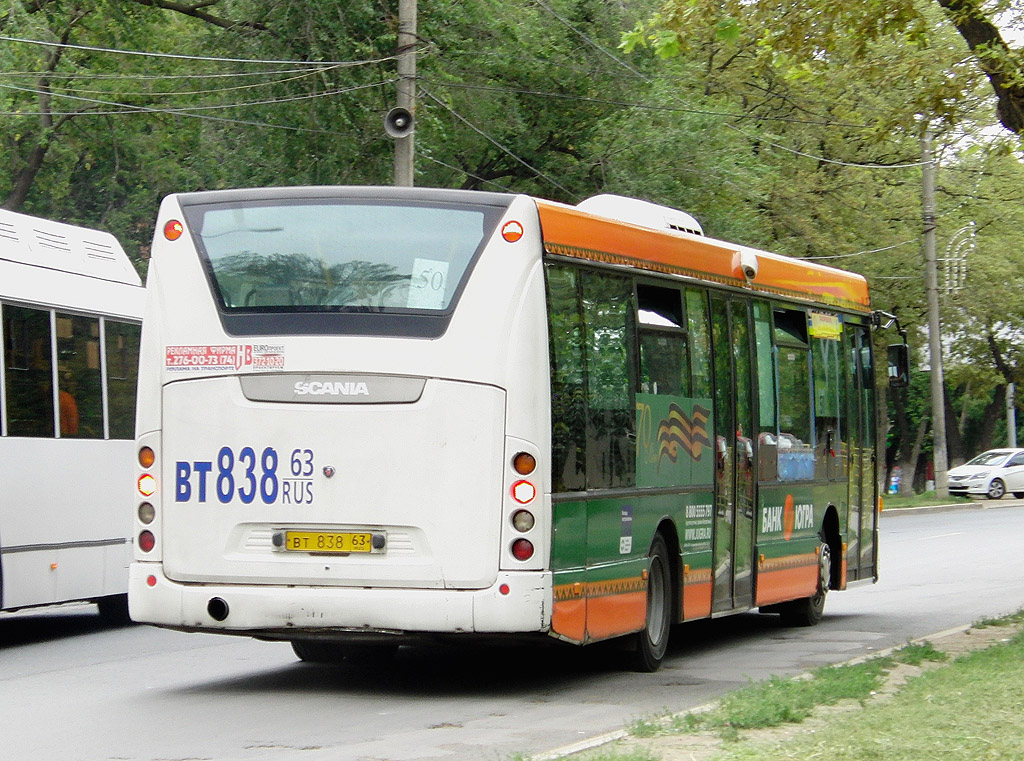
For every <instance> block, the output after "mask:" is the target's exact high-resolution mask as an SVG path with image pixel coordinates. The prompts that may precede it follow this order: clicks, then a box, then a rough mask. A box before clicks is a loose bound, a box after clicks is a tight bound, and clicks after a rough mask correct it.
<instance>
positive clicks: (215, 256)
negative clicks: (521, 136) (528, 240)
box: [185, 198, 502, 334]
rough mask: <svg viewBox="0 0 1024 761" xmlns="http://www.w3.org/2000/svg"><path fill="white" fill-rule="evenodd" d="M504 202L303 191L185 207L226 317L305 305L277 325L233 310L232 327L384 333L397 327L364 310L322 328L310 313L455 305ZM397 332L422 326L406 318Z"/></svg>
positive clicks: (418, 310) (439, 309)
mask: <svg viewBox="0 0 1024 761" xmlns="http://www.w3.org/2000/svg"><path fill="white" fill-rule="evenodd" d="M501 211H502V210H501V209H500V208H496V207H494V206H486V205H480V206H476V205H472V204H466V205H459V204H448V203H443V204H442V203H437V204H430V203H422V202H418V203H399V202H394V201H390V200H376V199H372V200H362V199H338V198H333V199H332V198H326V199H310V198H303V199H287V200H253V201H246V202H233V203H227V204H225V203H215V204H209V205H195V206H188V207H186V208H185V216H186V219H187V220H188V224H189V228H190V229H191V232H192V235H193V239H194V240H195V242H196V246H197V248H198V249H199V252H200V256H201V257H202V258H203V259H204V260H205V264H206V268H207V272H208V273H209V277H210V281H211V285H212V287H213V290H214V293H215V296H216V297H217V299H218V302H219V304H218V305H219V307H220V309H221V313H222V317H225V318H226V317H230V316H231V315H235V316H242V315H249V316H258V315H275V314H276V315H282V314H292V315H304V318H303V319H302V320H299V319H296V318H294V317H293V318H292V319H290V320H285V322H284V323H283V324H278V325H276V327H275V325H273V323H274V320H273V319H271V320H270V324H267V321H266V320H258V319H257V320H256V323H257V324H259V323H263V324H264V328H266V330H265V331H264V330H263V329H258V330H256V329H254V330H248V329H245V327H244V324H243V323H241V322H240V321H239V320H238V319H235V320H231V319H225V326H226V327H229V332H233V333H253V332H281V331H282V330H283V331H284V332H298V333H305V332H314V333H322V332H360V333H367V332H368V333H377V332H389V331H388V330H376V329H367V325H368V321H367V320H366V319H365V317H364V318H363V319H361V320H358V319H357V320H356V321H355V322H354V323H353V322H352V321H348V322H347V323H346V321H345V320H344V319H343V318H342V319H341V320H339V319H334V320H330V319H328V320H327V324H328V325H332V324H333V325H334V326H335V327H334V329H324V325H323V323H322V322H321V323H318V324H319V327H316V326H315V325H314V323H313V322H312V321H310V319H309V317H310V316H311V315H310V313H320V314H342V315H343V314H351V315H360V314H361V315H367V314H371V315H381V314H384V315H406V316H407V317H409V318H415V317H416V316H424V317H431V316H433V317H440V316H443V315H448V314H450V313H451V311H452V309H453V308H454V305H455V302H456V301H457V300H458V296H459V293H460V292H461V290H462V288H463V286H464V284H465V281H466V279H467V277H468V275H469V273H470V271H471V269H472V266H473V263H474V261H475V259H476V257H477V256H478V254H479V252H480V250H481V249H482V248H483V245H484V243H485V242H486V241H487V240H488V238H489V237H490V235H491V233H492V232H493V230H494V227H495V225H496V224H497V221H498V218H499V216H500V214H501ZM277 322H278V323H280V322H281V321H280V320H278V321H277ZM391 322H392V323H394V320H392V321H391ZM398 322H399V323H401V322H402V320H401V319H400V320H399V321H398ZM406 322H409V320H408V319H406ZM429 322H430V321H429V320H428V323H429ZM302 325H305V326H307V327H309V328H310V329H309V330H306V329H303V328H302V327H301V326H302ZM232 326H233V328H234V329H232ZM397 332H399V333H405V334H416V333H418V332H421V331H418V330H416V329H415V328H413V329H411V331H410V330H409V326H408V325H407V326H406V327H405V328H403V329H400V330H398V331H397ZM426 333H429V334H434V333H436V330H434V329H427V330H426Z"/></svg>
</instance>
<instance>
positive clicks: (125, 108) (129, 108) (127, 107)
mask: <svg viewBox="0 0 1024 761" xmlns="http://www.w3.org/2000/svg"><path fill="white" fill-rule="evenodd" d="M394 81H395V80H394V79H386V80H384V81H383V82H372V83H370V84H365V85H355V86H353V87H344V88H340V89H337V90H325V91H324V92H320V93H313V94H310V95H291V96H288V97H284V98H268V99H265V100H253V101H247V102H244V103H221V104H215V105H211V106H192V107H190V108H187V109H184V108H182V109H178V108H156V107H154V106H136V105H133V104H131V103H119V102H117V101H111V100H99V99H97V98H84V97H81V96H79V95H69V94H68V93H62V92H53V91H46V90H36V89H34V88H31V87H18V86H16V85H5V84H2V83H0V88H2V89H5V90H15V91H17V92H27V93H31V94H33V95H48V96H51V97H54V98H66V99H68V100H77V101H82V102H84V103H92V104H94V105H98V106H118V107H120V108H121V110H120V111H115V112H113V113H134V112H146V111H155V112H162V113H168V114H177V113H183V114H184V113H194V112H196V111H215V110H217V109H222V108H245V107H248V106H267V105H277V104H279V103H291V102H294V101H297V100H311V99H314V98H326V97H328V96H332V95H344V94H345V93H349V92H354V91H356V90H366V89H369V88H372V87H382V86H384V85H388V84H391V83H393V82H394ZM8 113H10V112H8ZM13 113H14V114H15V115H26V116H27V115H33V116H38V115H39V114H40V113H41V112H36V113H33V114H29V113H26V112H18V111H16V112H13ZM46 113H50V114H51V115H53V116H58V115H60V116H68V115H75V114H78V113H82V112H77V111H74V112H71V113H70V114H68V113H60V114H58V113H57V112H46Z"/></svg>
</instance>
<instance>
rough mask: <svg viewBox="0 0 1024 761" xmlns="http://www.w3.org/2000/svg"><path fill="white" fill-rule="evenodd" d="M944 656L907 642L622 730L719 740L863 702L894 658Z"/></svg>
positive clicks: (917, 661) (773, 680)
mask: <svg viewBox="0 0 1024 761" xmlns="http://www.w3.org/2000/svg"><path fill="white" fill-rule="evenodd" d="M945 659H946V654H945V653H943V652H941V651H939V650H936V649H935V647H933V646H932V644H931V643H929V642H924V643H921V644H912V645H907V646H906V647H904V648H901V649H900V650H897V651H896V652H895V653H893V654H892V655H891V656H889V657H887V658H873V659H871V660H868V661H865V662H863V663H858V664H854V665H840V666H825V667H822V668H820V669H817V670H816V671H814V672H813V673H811V674H810V675H809V676H807V677H805V678H797V679H792V678H789V677H771V678H770V679H767V680H766V681H763V682H756V683H752V684H750V685H749V686H747V687H745V688H743V689H741V690H737V691H736V692H733V693H730V694H729V695H726V696H725V697H724V698H723V699H722V701H721V702H720V703H719V704H718V705H717V706H716V707H715V708H713V709H712V710H710V711H706V712H703V713H685V714H676V715H674V716H670V717H668V718H664V717H657V716H655V717H643V718H640V719H636V720H635V721H634V722H633V723H632V724H630V725H629V727H628V728H627V729H628V731H629V733H630V734H631V735H632V736H633V737H636V738H648V737H656V736H658V735H664V734H671V733H682V732H700V731H711V732H714V733H716V734H717V735H718V736H719V737H720V738H721V739H723V740H729V741H734V740H738V739H739V738H740V734H739V733H740V730H744V729H766V728H769V727H777V726H780V725H782V724H790V723H799V722H801V721H803V720H804V719H806V718H807V717H808V716H810V715H811V712H812V711H814V709H815V708H816V707H817V706H822V705H835V704H837V703H839V702H840V701H843V700H856V701H858V702H861V703H863V702H864V701H866V700H867V699H868V698H869V697H871V695H872V694H873V693H874V692H876V691H877V690H878V688H879V687H880V686H881V684H882V681H883V679H884V677H885V675H886V673H887V672H888V671H889V670H890V669H891V668H892V667H893V666H894V665H895V664H896V663H905V664H910V665H919V664H921V663H923V662H924V661H942V660H945Z"/></svg>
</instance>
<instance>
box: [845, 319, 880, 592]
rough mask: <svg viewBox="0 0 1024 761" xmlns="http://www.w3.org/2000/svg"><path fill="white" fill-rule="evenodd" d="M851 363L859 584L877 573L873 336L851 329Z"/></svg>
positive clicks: (851, 526) (853, 541)
mask: <svg viewBox="0 0 1024 761" xmlns="http://www.w3.org/2000/svg"><path fill="white" fill-rule="evenodd" d="M845 341H846V344H845V346H846V356H847V359H848V361H849V366H848V372H847V390H848V399H849V404H850V410H849V420H850V427H849V433H850V438H849V441H850V448H849V451H850V455H849V456H850V471H849V473H850V480H849V484H850V500H849V505H850V507H849V513H848V514H847V526H848V531H847V546H846V578H847V581H848V582H849V581H858V580H861V579H870V578H873V577H874V576H875V574H876V572H877V568H878V563H877V543H876V536H877V532H878V524H877V516H876V510H875V502H876V497H875V489H876V485H875V477H874V473H875V457H876V455H875V446H876V444H875V403H874V365H873V364H872V359H871V334H870V332H869V330H868V328H867V327H864V326H857V325H851V326H850V329H849V330H847V331H846V339H845Z"/></svg>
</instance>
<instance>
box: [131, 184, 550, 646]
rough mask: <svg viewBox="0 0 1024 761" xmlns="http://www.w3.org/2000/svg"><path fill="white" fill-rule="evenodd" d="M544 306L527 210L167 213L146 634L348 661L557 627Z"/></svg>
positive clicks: (349, 193) (491, 204)
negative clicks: (261, 642) (189, 634)
mask: <svg viewBox="0 0 1024 761" xmlns="http://www.w3.org/2000/svg"><path fill="white" fill-rule="evenodd" d="M544 303H545V302H544V282H543V273H542V268H541V239H540V230H539V222H538V216H537V210H536V205H535V203H534V201H532V200H531V199H529V198H527V197H523V196H513V195H499V194H488V193H476V192H468V191H439V190H425V189H396V188H343V187H335V188H324V187H320V188H264V189H253V190H231V191H215V192H201V193H188V194H179V195H173V196H169V197H168V198H166V199H165V200H164V202H163V204H162V205H161V208H160V215H159V219H158V223H157V230H156V235H155V239H154V245H153V251H152V260H151V264H150V270H149V280H148V302H147V309H146V314H145V319H144V322H143V325H144V327H143V338H142V359H141V368H142V369H141V373H140V384H139V406H138V428H137V430H138V449H139V464H138V470H137V477H138V495H137V497H138V499H137V502H138V505H137V511H136V523H135V528H136V531H135V546H136V549H135V562H134V563H133V565H132V568H131V580H130V609H131V615H132V618H133V619H135V620H137V621H143V622H149V623H152V624H157V625H160V626H166V627H171V628H177V629H184V630H202V631H219V632H223V633H229V634H241V635H252V636H258V637H265V638H271V639H289V640H293V641H296V640H298V641H303V642H305V641H308V642H331V643H333V642H335V641H339V640H344V639H345V638H349V639H353V640H354V639H361V640H366V639H367V638H371V639H372V638H375V637H376V638H382V639H389V640H394V641H397V640H398V635H403V634H416V633H438V634H445V633H472V632H487V633H495V632H507V633H513V632H538V631H547V630H548V629H549V626H550V618H551V608H550V606H551V574H550V572H549V570H548V558H549V555H550V547H549V544H550V533H551V529H550V487H549V483H550V476H549V474H548V472H547V470H546V469H547V462H546V458H545V457H544V456H543V455H544V453H547V452H550V411H549V396H548V394H549V381H548V362H547V357H548V343H547V327H546V317H545V307H544ZM297 651H298V649H297ZM300 655H301V653H300Z"/></svg>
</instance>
